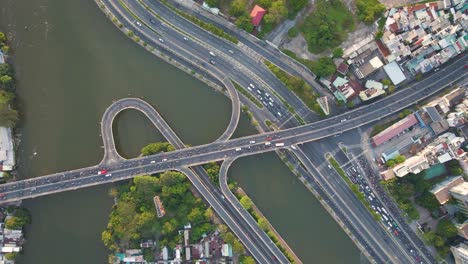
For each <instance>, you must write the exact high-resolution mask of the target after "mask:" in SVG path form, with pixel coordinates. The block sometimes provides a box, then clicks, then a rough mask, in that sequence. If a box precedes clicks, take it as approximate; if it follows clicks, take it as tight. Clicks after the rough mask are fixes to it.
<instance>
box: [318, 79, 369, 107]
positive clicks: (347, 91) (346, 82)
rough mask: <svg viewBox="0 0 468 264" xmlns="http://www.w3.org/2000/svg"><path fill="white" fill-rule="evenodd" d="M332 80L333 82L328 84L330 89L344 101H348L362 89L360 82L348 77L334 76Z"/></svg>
mask: <svg viewBox="0 0 468 264" xmlns="http://www.w3.org/2000/svg"><path fill="white" fill-rule="evenodd" d="M331 81H332V82H331V84H329V85H328V87H329V89H330V91H331V92H332V93H333V95H335V97H336V99H338V100H340V101H343V102H347V101H348V100H350V99H351V98H353V97H354V96H356V95H357V94H358V92H359V91H360V90H361V86H360V84H359V83H358V82H356V81H355V80H350V79H348V78H347V77H344V78H343V77H340V76H333V77H332V78H331ZM325 84H326V82H325ZM326 85H327V84H326Z"/></svg>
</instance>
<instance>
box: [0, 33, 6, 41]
mask: <svg viewBox="0 0 468 264" xmlns="http://www.w3.org/2000/svg"><path fill="white" fill-rule="evenodd" d="M5 41H6V35H5V33H3V32H1V31H0V42H5Z"/></svg>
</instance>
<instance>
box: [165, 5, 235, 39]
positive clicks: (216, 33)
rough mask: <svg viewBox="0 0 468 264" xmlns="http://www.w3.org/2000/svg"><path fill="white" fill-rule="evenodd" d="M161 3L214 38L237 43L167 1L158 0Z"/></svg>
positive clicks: (224, 33)
mask: <svg viewBox="0 0 468 264" xmlns="http://www.w3.org/2000/svg"><path fill="white" fill-rule="evenodd" d="M160 1H161V3H163V4H164V5H166V6H167V7H168V8H170V9H171V10H172V11H174V12H176V13H177V14H178V15H179V16H181V17H184V18H185V19H187V20H189V21H191V22H193V23H194V24H195V25H197V26H199V27H201V28H204V29H205V30H207V31H209V32H211V33H213V34H215V35H216V36H218V37H220V38H224V39H227V40H229V41H230V42H232V43H234V44H237V43H238V42H239V40H238V39H237V38H235V37H233V36H231V35H229V34H228V33H226V32H225V31H224V30H222V29H220V28H218V27H216V26H214V25H212V24H209V23H206V22H204V21H202V20H200V19H198V18H196V17H194V16H192V15H189V14H186V13H184V12H182V11H180V10H179V9H177V8H175V7H173V6H172V5H171V4H169V3H168V2H167V1H165V0H160Z"/></svg>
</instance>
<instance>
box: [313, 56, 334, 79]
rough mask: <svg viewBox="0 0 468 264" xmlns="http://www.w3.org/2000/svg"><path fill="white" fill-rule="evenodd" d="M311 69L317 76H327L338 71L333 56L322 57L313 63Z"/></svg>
mask: <svg viewBox="0 0 468 264" xmlns="http://www.w3.org/2000/svg"><path fill="white" fill-rule="evenodd" d="M311 70H312V71H313V72H314V73H315V75H317V78H320V77H327V76H330V75H332V74H333V73H334V72H335V71H336V66H335V63H333V59H332V58H330V57H321V58H319V59H318V60H317V61H314V62H313V63H312V65H311Z"/></svg>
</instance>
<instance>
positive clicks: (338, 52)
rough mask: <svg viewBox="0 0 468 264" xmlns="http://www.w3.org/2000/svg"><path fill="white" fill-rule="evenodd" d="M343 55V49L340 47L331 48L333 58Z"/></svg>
mask: <svg viewBox="0 0 468 264" xmlns="http://www.w3.org/2000/svg"><path fill="white" fill-rule="evenodd" d="M341 56H343V49H342V48H334V49H333V58H341Z"/></svg>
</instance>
